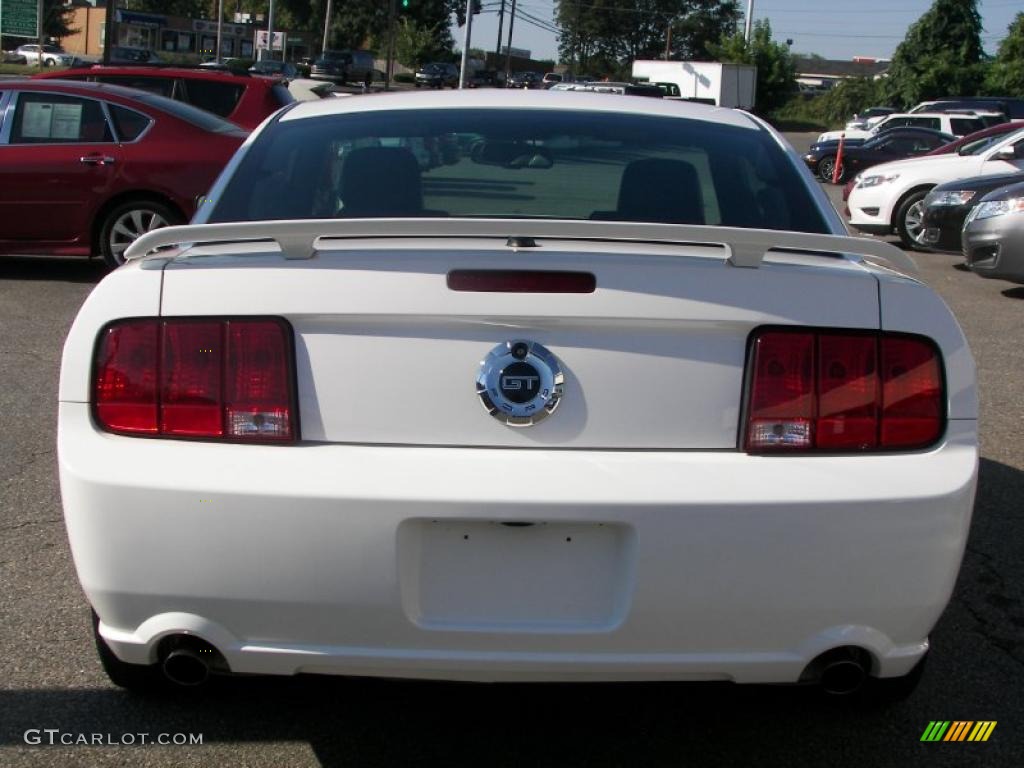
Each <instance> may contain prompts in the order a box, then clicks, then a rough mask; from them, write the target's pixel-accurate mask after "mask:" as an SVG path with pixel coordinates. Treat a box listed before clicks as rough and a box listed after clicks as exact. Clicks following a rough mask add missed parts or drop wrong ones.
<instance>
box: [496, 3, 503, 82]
mask: <svg viewBox="0 0 1024 768" xmlns="http://www.w3.org/2000/svg"><path fill="white" fill-rule="evenodd" d="M504 21H505V0H501V8H499V9H498V46H497V47H496V48H495V49H494V71H495V72H497V71H498V62H499V61H501V28H502V27H503V26H504Z"/></svg>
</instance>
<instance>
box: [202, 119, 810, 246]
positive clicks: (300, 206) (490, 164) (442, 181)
mask: <svg viewBox="0 0 1024 768" xmlns="http://www.w3.org/2000/svg"><path fill="white" fill-rule="evenodd" d="M391 216H395V217H410V216H414V217H445V216H454V217H488V218H493V217H514V218H560V219H594V220H605V221H649V222H661V223H678V224H709V225H716V224H721V225H725V226H737V227H759V228H766V229H788V230H797V231H807V232H828V231H829V230H828V228H827V225H826V223H825V221H824V219H823V217H822V215H821V213H820V211H819V210H818V206H817V204H816V202H815V201H814V200H813V198H812V197H811V195H810V193H809V190H808V189H807V187H806V186H805V185H804V183H803V180H802V179H801V177H800V176H799V174H798V172H797V169H796V168H795V167H794V166H793V164H792V163H791V162H790V160H789V158H788V157H787V156H786V155H785V153H784V152H783V151H782V150H781V149H780V148H779V146H778V145H777V144H776V143H775V142H774V141H773V140H772V139H771V137H770V135H769V134H767V133H766V132H764V131H761V130H757V129H748V128H740V127H735V126H729V125H723V124H719V123H710V122H704V121H698V120H687V119H681V118H674V117H657V116H643V115H626V114H618V113H604V112H583V111H577V110H567V111H555V110H543V111H541V110H504V109H501V110H499V109H486V110H462V109H449V110H422V111H421V110H417V111H415V112H412V111H408V112H403V111H396V112H373V113H367V114H348V115H337V116H329V117H318V118H309V119H301V120H295V121H283V122H278V123H276V124H273V125H271V126H269V127H268V129H267V130H266V131H265V132H264V133H263V134H261V136H260V139H259V140H258V141H257V142H256V143H255V144H254V145H253V146H252V147H251V148H250V150H249V151H248V153H247V154H246V155H245V156H244V159H243V160H242V163H241V164H240V166H239V168H238V169H237V171H236V173H235V174H234V176H233V177H232V178H231V180H230V182H229V183H228V185H227V187H226V189H225V192H224V194H223V195H222V196H221V197H220V198H219V200H218V203H217V204H216V206H215V208H214V209H213V210H212V211H211V215H210V219H209V220H210V221H251V220H261V219H279V218H292V219H303V218H333V217H391Z"/></svg>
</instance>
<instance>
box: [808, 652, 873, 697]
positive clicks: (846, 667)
mask: <svg viewBox="0 0 1024 768" xmlns="http://www.w3.org/2000/svg"><path fill="white" fill-rule="evenodd" d="M870 669H871V656H870V655H869V654H868V653H867V652H866V651H864V650H863V649H861V648H855V647H844V648H833V649H832V650H831V651H826V652H825V653H823V654H821V655H820V656H818V657H817V658H816V659H814V661H812V662H811V663H810V664H808V665H807V668H806V669H805V670H804V673H803V674H802V675H801V676H800V681H801V682H806V683H817V684H818V686H819V687H820V688H821V690H822V691H823V692H824V693H826V694H828V695H830V696H849V695H850V694H854V693H857V692H858V691H859V690H861V688H863V687H864V685H865V684H866V683H867V681H868V675H869V672H870Z"/></svg>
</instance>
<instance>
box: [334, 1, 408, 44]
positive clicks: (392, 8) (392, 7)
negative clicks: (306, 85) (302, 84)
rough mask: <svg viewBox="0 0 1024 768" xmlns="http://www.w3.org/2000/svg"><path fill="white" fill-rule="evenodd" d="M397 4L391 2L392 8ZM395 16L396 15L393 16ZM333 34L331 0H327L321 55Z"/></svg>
mask: <svg viewBox="0 0 1024 768" xmlns="http://www.w3.org/2000/svg"><path fill="white" fill-rule="evenodd" d="M394 9H395V4H394V3H393V2H392V3H391V10H392V11H394ZM392 18H394V16H392ZM330 35H331V0H327V15H325V16H324V44H323V45H322V46H320V55H321V56H323V55H324V52H325V51H326V50H327V41H328V40H329V39H330Z"/></svg>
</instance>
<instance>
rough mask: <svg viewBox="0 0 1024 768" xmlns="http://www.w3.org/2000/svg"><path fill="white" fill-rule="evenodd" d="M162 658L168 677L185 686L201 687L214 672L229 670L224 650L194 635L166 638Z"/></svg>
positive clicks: (162, 648)
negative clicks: (223, 653) (219, 649)
mask: <svg viewBox="0 0 1024 768" xmlns="http://www.w3.org/2000/svg"><path fill="white" fill-rule="evenodd" d="M158 658H159V660H160V662H159V663H160V671H161V672H163V675H164V677H165V678H166V679H167V680H168V681H169V682H171V683H173V684H174V685H176V686H180V687H182V688H197V687H199V686H201V685H203V684H204V683H205V682H206V681H207V680H209V679H210V674H211V673H212V672H227V671H229V670H228V665H227V662H226V661H225V659H224V657H223V656H222V655H221V653H220V651H218V650H217V649H216V648H214V647H213V646H212V645H210V643H208V642H206V641H205V640H203V639H202V638H199V637H196V636H194V635H172V636H171V637H167V638H165V639H164V640H163V641H162V642H161V648H160V651H159V652H158Z"/></svg>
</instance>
